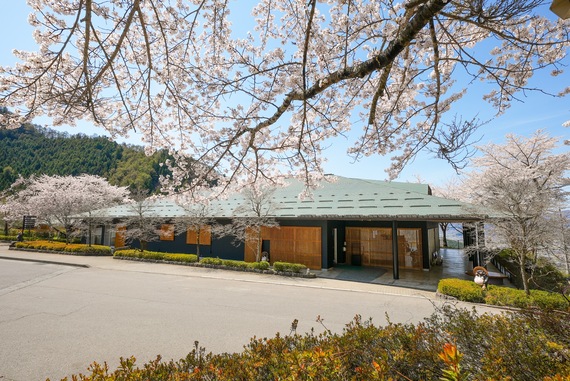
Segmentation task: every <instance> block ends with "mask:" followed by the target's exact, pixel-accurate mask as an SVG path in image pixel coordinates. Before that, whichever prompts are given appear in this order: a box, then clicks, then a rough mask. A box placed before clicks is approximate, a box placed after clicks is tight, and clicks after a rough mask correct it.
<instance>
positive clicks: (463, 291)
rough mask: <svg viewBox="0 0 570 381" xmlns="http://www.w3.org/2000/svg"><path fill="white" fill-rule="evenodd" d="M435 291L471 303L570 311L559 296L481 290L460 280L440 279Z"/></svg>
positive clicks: (497, 288)
mask: <svg viewBox="0 0 570 381" xmlns="http://www.w3.org/2000/svg"><path fill="white" fill-rule="evenodd" d="M437 290H438V292H439V293H441V294H444V295H449V296H453V297H454V298H457V299H459V300H462V301H465V302H473V303H485V304H490V305H496V306H506V307H516V308H531V307H534V308H541V309H547V310H561V311H567V310H570V305H569V303H568V301H567V300H566V299H565V298H564V297H563V296H562V295H561V294H555V293H552V292H546V291H539V290H531V291H530V296H528V295H526V294H525V292H524V290H517V289H514V288H509V287H502V286H494V285H489V286H488V287H487V290H482V289H481V287H480V286H478V285H477V284H475V282H473V281H469V280H461V279H453V278H452V279H442V280H440V281H439V284H438V287H437Z"/></svg>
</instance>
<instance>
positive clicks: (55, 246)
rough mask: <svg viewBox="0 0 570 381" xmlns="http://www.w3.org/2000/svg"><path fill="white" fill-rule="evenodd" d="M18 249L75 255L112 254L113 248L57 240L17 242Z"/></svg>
mask: <svg viewBox="0 0 570 381" xmlns="http://www.w3.org/2000/svg"><path fill="white" fill-rule="evenodd" d="M14 246H15V247H16V248H17V249H29V250H45V251H57V252H62V253H68V254H75V255H96V256H106V255H111V248H110V247H109V246H103V245H91V246H89V245H85V244H78V243H65V242H56V241H24V242H16V243H15V245H14Z"/></svg>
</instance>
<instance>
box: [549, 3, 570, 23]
mask: <svg viewBox="0 0 570 381" xmlns="http://www.w3.org/2000/svg"><path fill="white" fill-rule="evenodd" d="M550 10H551V11H552V12H554V13H555V14H556V15H557V16H558V17H560V18H561V19H564V20H566V19H567V18H569V17H570V0H553V1H552V5H550Z"/></svg>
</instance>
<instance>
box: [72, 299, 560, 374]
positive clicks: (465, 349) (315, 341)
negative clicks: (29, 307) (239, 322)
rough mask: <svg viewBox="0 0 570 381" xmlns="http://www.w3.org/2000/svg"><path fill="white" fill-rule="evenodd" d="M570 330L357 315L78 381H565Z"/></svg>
mask: <svg viewBox="0 0 570 381" xmlns="http://www.w3.org/2000/svg"><path fill="white" fill-rule="evenodd" d="M319 321H320V320H319ZM292 329H293V331H292V332H294V326H292ZM569 330H570V319H568V316H567V315H565V314H560V313H548V314H547V313H536V312H527V311H523V312H511V313H507V314H501V315H499V314H494V315H478V314H477V313H476V312H475V311H468V310H459V309H454V308H451V307H444V308H443V309H441V310H439V311H438V312H436V313H435V314H433V315H432V316H431V317H429V318H427V319H425V320H424V321H423V322H421V323H418V324H394V323H388V324H387V325H386V326H384V327H379V326H375V325H374V324H372V322H371V321H369V320H362V319H361V318H360V317H359V316H357V317H356V318H355V319H354V320H353V321H352V322H350V323H349V324H347V326H346V327H345V329H344V330H343V331H342V332H341V333H338V334H337V333H333V332H331V331H329V330H327V329H325V331H324V333H322V334H318V335H317V334H315V333H313V332H310V333H308V334H304V335H299V334H296V333H294V334H291V335H286V336H281V335H279V334H278V335H276V336H275V337H273V338H270V339H266V338H263V339H257V338H254V339H252V340H251V341H250V343H249V344H248V345H246V346H245V347H244V350H243V351H242V352H240V353H224V354H212V353H206V351H205V350H204V349H203V348H198V344H197V343H195V347H194V348H193V349H192V351H191V352H190V353H189V354H188V355H187V356H186V357H185V358H183V359H181V360H178V361H169V362H163V361H162V360H161V358H160V357H158V358H157V359H156V360H154V361H150V362H149V363H147V364H144V365H143V366H141V367H137V366H136V363H135V359H134V358H132V357H131V358H127V359H121V363H120V367H119V369H117V370H115V371H109V369H108V368H107V366H106V365H104V366H101V365H99V364H93V365H92V366H91V368H90V372H91V375H80V376H74V377H76V378H74V379H76V380H82V381H95V380H98V381H111V380H123V381H135V380H163V381H175V380H176V381H183V380H204V381H205V380H217V381H230V380H231V381H233V380H244V381H245V380H323V381H324V380H384V381H388V380H505V381H506V380H516V381H537V380H544V381H551V380H558V381H564V380H569V378H570V337H569V336H568V331H569Z"/></svg>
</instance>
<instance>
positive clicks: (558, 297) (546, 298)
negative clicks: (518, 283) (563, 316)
mask: <svg viewBox="0 0 570 381" xmlns="http://www.w3.org/2000/svg"><path fill="white" fill-rule="evenodd" d="M530 296H531V297H532V300H533V304H534V305H535V306H536V307H538V308H541V309H545V310H561V311H564V310H570V304H569V303H568V301H567V300H566V299H565V298H564V297H563V296H562V294H557V293H553V292H547V291H540V290H530Z"/></svg>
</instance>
